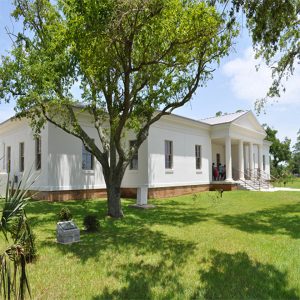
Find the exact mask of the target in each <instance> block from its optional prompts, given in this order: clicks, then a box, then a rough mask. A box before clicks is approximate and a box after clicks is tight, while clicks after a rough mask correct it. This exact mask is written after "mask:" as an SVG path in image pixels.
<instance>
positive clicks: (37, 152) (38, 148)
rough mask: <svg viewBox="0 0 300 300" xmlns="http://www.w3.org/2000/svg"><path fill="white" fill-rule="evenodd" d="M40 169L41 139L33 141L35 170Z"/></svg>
mask: <svg viewBox="0 0 300 300" xmlns="http://www.w3.org/2000/svg"><path fill="white" fill-rule="evenodd" d="M41 167H42V140H41V137H40V136H39V137H37V138H36V139H35V169H36V170H40V169H41Z"/></svg>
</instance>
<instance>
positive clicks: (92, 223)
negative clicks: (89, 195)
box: [83, 214, 100, 232]
mask: <svg viewBox="0 0 300 300" xmlns="http://www.w3.org/2000/svg"><path fill="white" fill-rule="evenodd" d="M83 225H84V227H85V229H86V231H89V232H93V231H98V230H99V229H100V222H99V219H98V217H97V215H95V214H90V215H86V216H85V217H84V219H83Z"/></svg>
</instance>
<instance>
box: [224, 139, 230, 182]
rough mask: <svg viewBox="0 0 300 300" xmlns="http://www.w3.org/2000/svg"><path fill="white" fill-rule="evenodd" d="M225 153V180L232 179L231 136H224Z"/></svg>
mask: <svg viewBox="0 0 300 300" xmlns="http://www.w3.org/2000/svg"><path fill="white" fill-rule="evenodd" d="M225 155H226V181H232V158H231V138H230V137H229V136H228V137H226V141H225Z"/></svg>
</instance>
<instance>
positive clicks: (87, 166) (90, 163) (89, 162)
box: [82, 144, 94, 170]
mask: <svg viewBox="0 0 300 300" xmlns="http://www.w3.org/2000/svg"><path fill="white" fill-rule="evenodd" d="M93 169H94V158H93V155H92V154H91V153H90V152H89V151H88V150H87V149H86V148H85V146H84V145H83V144H82V170H93Z"/></svg>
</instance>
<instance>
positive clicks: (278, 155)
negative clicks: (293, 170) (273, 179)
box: [264, 125, 291, 170]
mask: <svg viewBox="0 0 300 300" xmlns="http://www.w3.org/2000/svg"><path fill="white" fill-rule="evenodd" d="M264 129H265V131H266V133H267V137H266V140H267V141H270V142H272V145H271V146H270V154H271V156H272V167H273V168H274V169H275V170H276V169H278V167H279V166H280V164H281V163H286V164H287V163H288V162H289V160H290V159H291V150H290V145H291V140H290V139H288V138H285V139H284V140H283V141H280V140H279V138H278V137H277V136H276V135H277V132H278V131H277V130H275V129H273V128H271V127H269V126H267V125H264Z"/></svg>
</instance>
